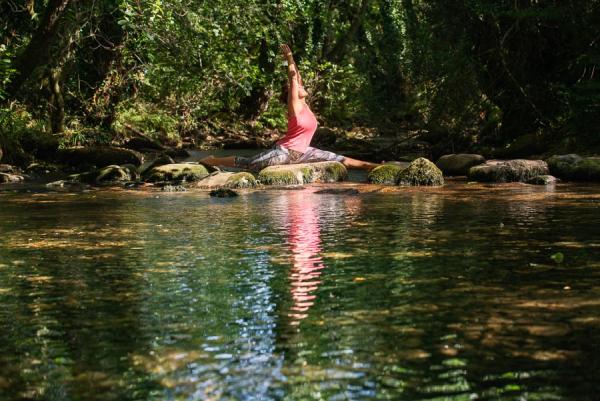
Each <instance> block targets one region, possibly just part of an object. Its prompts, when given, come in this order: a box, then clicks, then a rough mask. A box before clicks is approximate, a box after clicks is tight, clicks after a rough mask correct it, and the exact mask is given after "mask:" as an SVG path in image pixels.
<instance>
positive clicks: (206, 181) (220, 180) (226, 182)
mask: <svg viewBox="0 0 600 401" xmlns="http://www.w3.org/2000/svg"><path fill="white" fill-rule="evenodd" d="M257 185H258V181H257V180H256V178H254V175H252V174H251V173H248V172H245V171H242V172H239V173H232V172H225V171H216V172H214V173H211V174H210V175H209V176H208V177H204V178H202V179H201V180H200V181H198V183H197V186H198V187H199V188H254V187H256V186H257Z"/></svg>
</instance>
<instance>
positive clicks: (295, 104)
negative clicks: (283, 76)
mask: <svg viewBox="0 0 600 401" xmlns="http://www.w3.org/2000/svg"><path fill="white" fill-rule="evenodd" d="M280 49H281V53H282V55H283V57H284V59H285V60H286V61H287V64H288V68H287V70H288V98H287V103H288V113H289V114H290V116H292V115H295V114H297V113H299V112H300V111H301V110H302V107H303V105H302V101H301V100H300V95H299V92H300V87H301V86H302V78H301V77H300V72H299V71H298V66H296V62H295V61H294V56H293V55H292V50H291V49H290V47H289V46H288V45H286V44H283V45H280Z"/></svg>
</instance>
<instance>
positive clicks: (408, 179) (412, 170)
mask: <svg viewBox="0 0 600 401" xmlns="http://www.w3.org/2000/svg"><path fill="white" fill-rule="evenodd" d="M398 185H406V186H421V185H424V186H437V185H444V177H443V175H442V171H441V170H440V169H439V168H437V166H436V165H435V164H433V163H432V162H431V161H429V160H427V159H425V158H424V157H419V158H418V159H416V160H414V161H413V162H412V163H410V165H409V166H408V167H407V168H405V169H404V170H402V171H401V172H400V174H398Z"/></svg>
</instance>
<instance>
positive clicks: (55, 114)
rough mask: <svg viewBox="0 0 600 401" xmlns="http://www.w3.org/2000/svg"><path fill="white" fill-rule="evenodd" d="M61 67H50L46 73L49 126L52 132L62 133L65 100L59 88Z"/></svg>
mask: <svg viewBox="0 0 600 401" xmlns="http://www.w3.org/2000/svg"><path fill="white" fill-rule="evenodd" d="M61 75H62V70H61V68H52V69H51V70H50V72H49V74H48V81H49V86H50V102H49V103H50V113H49V114H50V127H51V128H52V133H53V134H62V133H63V132H64V125H65V102H64V99H63V94H62V88H61Z"/></svg>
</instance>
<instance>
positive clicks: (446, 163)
mask: <svg viewBox="0 0 600 401" xmlns="http://www.w3.org/2000/svg"><path fill="white" fill-rule="evenodd" d="M482 163H485V157H483V156H481V155H477V154H473V153H458V154H449V155H444V156H442V157H440V158H439V159H438V161H437V162H436V163H435V165H436V166H438V168H439V169H440V170H442V173H444V175H451V176H452V175H467V174H468V173H469V169H470V168H471V167H473V166H477V165H479V164H482Z"/></svg>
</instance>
